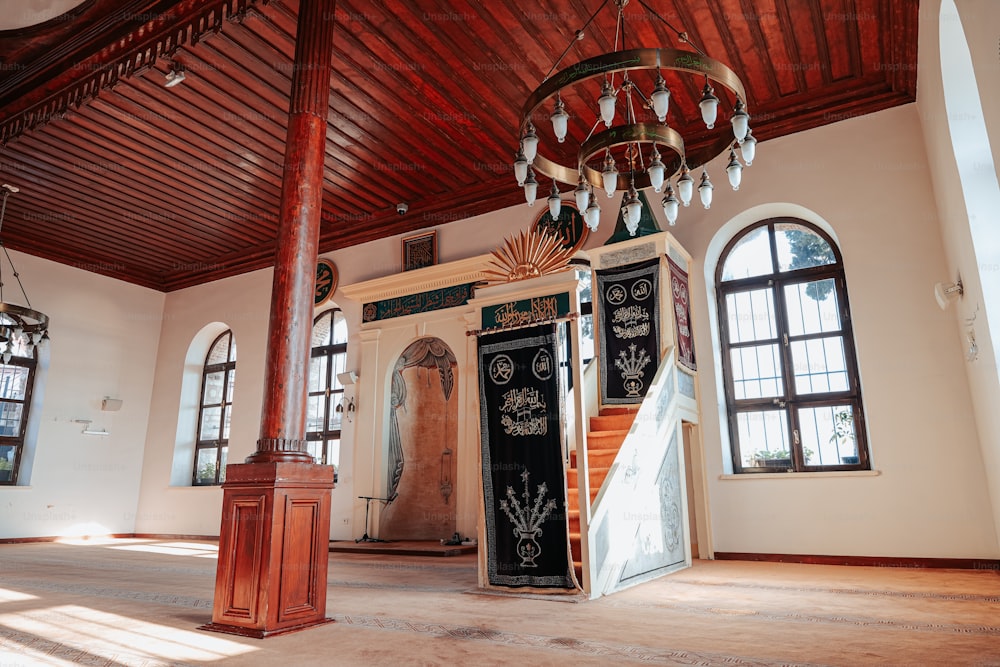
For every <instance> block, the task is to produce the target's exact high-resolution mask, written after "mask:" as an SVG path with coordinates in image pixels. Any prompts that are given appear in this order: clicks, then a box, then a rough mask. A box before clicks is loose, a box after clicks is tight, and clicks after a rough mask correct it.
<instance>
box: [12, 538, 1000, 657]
mask: <svg viewBox="0 0 1000 667" xmlns="http://www.w3.org/2000/svg"><path fill="white" fill-rule="evenodd" d="M216 550H217V546H216V544H215V543H212V542H197V541H163V540H139V539H119V540H90V541H87V542H76V543H74V542H61V543H58V542H57V543H35V544H6V545H0V667H13V666H15V665H18V666H20V665H79V664H84V665H108V666H111V667H117V666H121V665H128V666H140V665H141V666H144V667H160V666H164V665H206V664H213V665H214V664H217V665H223V666H226V665H240V666H243V665H246V666H258V665H259V666H265V665H266V666H272V665H279V666H282V667H299V666H308V665H338V666H339V665H365V666H370V665H452V664H456V663H464V664H470V665H507V664H515V663H520V664H524V665H612V664H613V665H625V664H659V665H851V666H853V665H997V666H1000V614H998V611H1000V604H998V603H1000V576H998V573H997V572H995V571H962V570H910V569H907V570H904V569H890V568H864V567H838V566H821V565H794V564H776V563H741V562H733V561H725V562H723V561H697V562H696V563H695V565H694V567H692V568H690V569H688V570H684V571H682V572H680V573H678V574H675V575H672V576H669V577H665V578H662V579H659V580H657V581H654V582H651V583H647V584H643V585H640V586H637V587H635V588H632V589H629V590H627V591H625V592H623V593H619V594H617V595H614V596H611V597H606V598H602V599H600V600H593V601H585V600H580V599H579V598H572V597H562V598H558V599H555V600H548V599H538V598H537V596H528V597H516V596H509V595H507V596H498V595H491V594H484V593H481V592H479V591H477V589H476V569H475V567H476V565H475V563H476V561H475V556H474V555H463V556H455V557H449V558H427V557H424V558H421V557H409V556H386V555H371V554H342V553H334V554H331V561H330V579H329V589H328V608H327V611H328V614H329V615H330V616H332V617H333V618H334V619H336V621H337V622H336V623H331V624H328V625H324V626H321V627H318V628H314V629H312V630H308V631H305V632H301V633H296V634H292V635H284V636H279V637H274V638H271V639H267V640H263V641H261V640H254V639H246V638H240V637H234V636H229V635H221V634H216V633H208V632H203V631H199V630H197V627H198V626H199V625H201V624H203V623H206V622H208V621H209V620H210V618H211V609H212V591H213V585H214V577H215V559H216V555H217V554H216Z"/></svg>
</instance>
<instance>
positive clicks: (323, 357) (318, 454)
mask: <svg viewBox="0 0 1000 667" xmlns="http://www.w3.org/2000/svg"><path fill="white" fill-rule="evenodd" d="M346 367H347V322H346V320H344V314H343V313H342V312H341V311H340V310H339V309H337V308H334V309H332V310H326V311H324V312H322V313H320V314H319V315H318V316H317V317H316V319H315V320H314V321H313V333H312V358H311V359H310V363H309V405H308V407H307V408H306V441H307V447H308V449H309V453H310V454H311V455H312V456H313V458H315V459H316V463H321V464H323V465H332V466H334V480H336V479H337V468H338V467H339V466H340V425H341V423H342V417H343V414H344V410H347V409H348V408H347V406H345V405H343V399H344V385H343V384H341V382H340V379H339V378H338V377H337V375H338V374H339V373H343V372H344V370H345V369H346ZM348 414H350V412H348Z"/></svg>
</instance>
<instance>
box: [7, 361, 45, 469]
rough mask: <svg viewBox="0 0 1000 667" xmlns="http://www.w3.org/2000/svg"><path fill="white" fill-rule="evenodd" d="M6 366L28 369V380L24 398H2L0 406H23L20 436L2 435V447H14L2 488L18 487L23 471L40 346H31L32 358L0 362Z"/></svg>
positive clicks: (19, 429)
mask: <svg viewBox="0 0 1000 667" xmlns="http://www.w3.org/2000/svg"><path fill="white" fill-rule="evenodd" d="M5 366H18V367H21V368H27V369H28V379H27V380H26V381H25V389H24V398H23V399H16V398H0V406H3V405H5V404H9V403H12V404H20V405H21V423H20V426H19V428H18V433H19V435H16V436H7V435H0V447H13V448H14V459H13V460H12V461H11V475H10V479H5V480H0V486H17V480H18V474H19V473H20V469H21V460H22V458H23V457H24V441H25V436H26V434H27V430H28V414H29V412H31V396H32V393H33V392H34V389H35V371H36V370H37V368H38V346H37V345H32V346H31V356H30V357H25V356H19V355H16V356H11V358H10V361H7V362H0V369H3V368H4V367H5Z"/></svg>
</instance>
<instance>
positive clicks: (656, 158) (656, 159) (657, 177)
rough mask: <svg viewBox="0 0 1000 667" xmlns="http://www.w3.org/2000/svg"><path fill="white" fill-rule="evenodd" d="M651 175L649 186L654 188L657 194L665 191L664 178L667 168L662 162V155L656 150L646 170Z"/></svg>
mask: <svg viewBox="0 0 1000 667" xmlns="http://www.w3.org/2000/svg"><path fill="white" fill-rule="evenodd" d="M646 171H647V172H648V173H649V184H650V185H652V186H653V190H654V191H655V192H659V191H660V190H662V189H663V178H664V176H666V172H667V168H666V167H665V166H664V164H663V162H662V161H661V160H660V153H659V152H658V151H657V150H656V149H655V148H654V149H653V155H652V156H651V157H650V160H649V167H647V168H646Z"/></svg>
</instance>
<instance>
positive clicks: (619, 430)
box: [566, 408, 637, 584]
mask: <svg viewBox="0 0 1000 667" xmlns="http://www.w3.org/2000/svg"><path fill="white" fill-rule="evenodd" d="M636 412H637V410H636V409H633V408H603V409H602V410H601V414H600V415H599V416H597V417H591V418H590V430H589V431H588V432H587V461H588V468H589V472H590V502H591V503H593V502H594V499H595V498H597V493H598V492H599V491H600V490H601V484H603V483H604V478H605V477H607V476H608V471H609V470H611V464H612V463H614V460H615V456H617V455H618V450H619V449H621V446H622V442H624V441H625V436H626V435H627V434H628V431H629V429H630V428H631V427H632V422H633V421H634V420H635V415H636ZM569 465H570V467H569V469H568V470H567V471H566V486H567V491H568V496H567V508H568V509H567V517H568V519H569V542H570V548H571V550H572V553H573V569H574V570H576V578H577V581H579V582H580V583H581V584H582V583H583V559H582V556H581V553H582V548H581V543H580V503H579V498H580V494H579V488H580V486H579V482H578V478H577V474H578V470H577V462H576V452H575V451H573V452H570V459H569Z"/></svg>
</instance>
